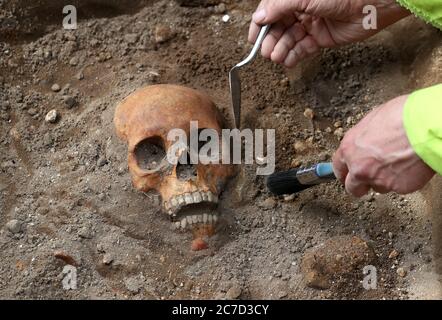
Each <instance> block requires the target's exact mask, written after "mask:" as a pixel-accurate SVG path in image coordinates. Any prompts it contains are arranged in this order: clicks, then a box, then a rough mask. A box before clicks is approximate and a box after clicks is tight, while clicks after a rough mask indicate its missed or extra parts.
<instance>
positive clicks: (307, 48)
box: [284, 36, 319, 68]
mask: <svg viewBox="0 0 442 320" xmlns="http://www.w3.org/2000/svg"><path fill="white" fill-rule="evenodd" d="M318 51H319V47H318V45H317V43H316V41H315V40H314V39H313V38H312V37H311V36H306V37H305V38H304V39H302V40H301V41H299V42H297V43H296V44H295V47H294V48H293V49H291V50H290V51H289V52H288V54H287V56H286V57H285V60H284V65H285V66H286V67H287V68H293V67H294V66H295V65H296V64H297V63H298V62H299V61H301V60H302V59H305V58H307V57H308V56H311V55H313V54H314V53H316V52H318Z"/></svg>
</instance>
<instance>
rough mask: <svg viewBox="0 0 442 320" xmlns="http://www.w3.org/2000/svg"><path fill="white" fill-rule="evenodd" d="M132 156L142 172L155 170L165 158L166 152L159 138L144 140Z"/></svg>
mask: <svg viewBox="0 0 442 320" xmlns="http://www.w3.org/2000/svg"><path fill="white" fill-rule="evenodd" d="M134 154H135V158H136V160H137V164H138V167H140V168H141V169H143V170H155V169H157V168H158V167H159V166H160V164H161V162H162V161H163V159H164V158H166V150H165V148H164V143H163V140H162V139H161V138H160V137H151V138H147V139H144V140H143V141H141V142H140V143H138V144H137V146H136V147H135V151H134Z"/></svg>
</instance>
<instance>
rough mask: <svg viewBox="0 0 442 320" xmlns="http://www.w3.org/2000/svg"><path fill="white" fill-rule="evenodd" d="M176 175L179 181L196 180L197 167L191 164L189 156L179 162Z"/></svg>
mask: <svg viewBox="0 0 442 320" xmlns="http://www.w3.org/2000/svg"><path fill="white" fill-rule="evenodd" d="M176 175H177V178H178V180H181V181H189V180H195V179H196V176H197V170H196V165H195V164H191V163H190V156H189V155H187V157H185V159H183V160H180V162H178V165H177V168H176Z"/></svg>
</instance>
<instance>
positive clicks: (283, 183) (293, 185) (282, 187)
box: [266, 169, 313, 196]
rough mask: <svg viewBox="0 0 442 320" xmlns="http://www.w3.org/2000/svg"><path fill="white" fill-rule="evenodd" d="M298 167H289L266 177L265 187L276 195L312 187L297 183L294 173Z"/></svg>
mask: <svg viewBox="0 0 442 320" xmlns="http://www.w3.org/2000/svg"><path fill="white" fill-rule="evenodd" d="M297 172H298V169H291V170H288V171H284V172H275V173H273V174H272V175H270V176H268V177H267V181H266V184H267V188H268V189H269V191H270V192H271V193H273V194H274V195H277V196H281V195H283V194H293V193H298V192H301V191H303V190H305V189H308V188H311V187H313V185H304V184H301V183H299V181H298V178H297V177H296V173H297Z"/></svg>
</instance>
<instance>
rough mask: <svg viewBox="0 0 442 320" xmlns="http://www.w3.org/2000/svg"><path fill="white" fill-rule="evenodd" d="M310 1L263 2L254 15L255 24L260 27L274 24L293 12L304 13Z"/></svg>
mask: <svg viewBox="0 0 442 320" xmlns="http://www.w3.org/2000/svg"><path fill="white" fill-rule="evenodd" d="M308 3H309V1H305V0H291V1H288V0H263V1H262V2H261V4H260V5H259V7H258V9H257V11H256V12H255V13H254V14H253V22H254V23H256V24H259V25H263V24H272V23H275V22H277V21H278V20H280V19H281V18H283V17H284V16H287V15H292V13H293V12H295V11H298V12H303V11H304V9H305V7H306V6H307V4H308Z"/></svg>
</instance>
